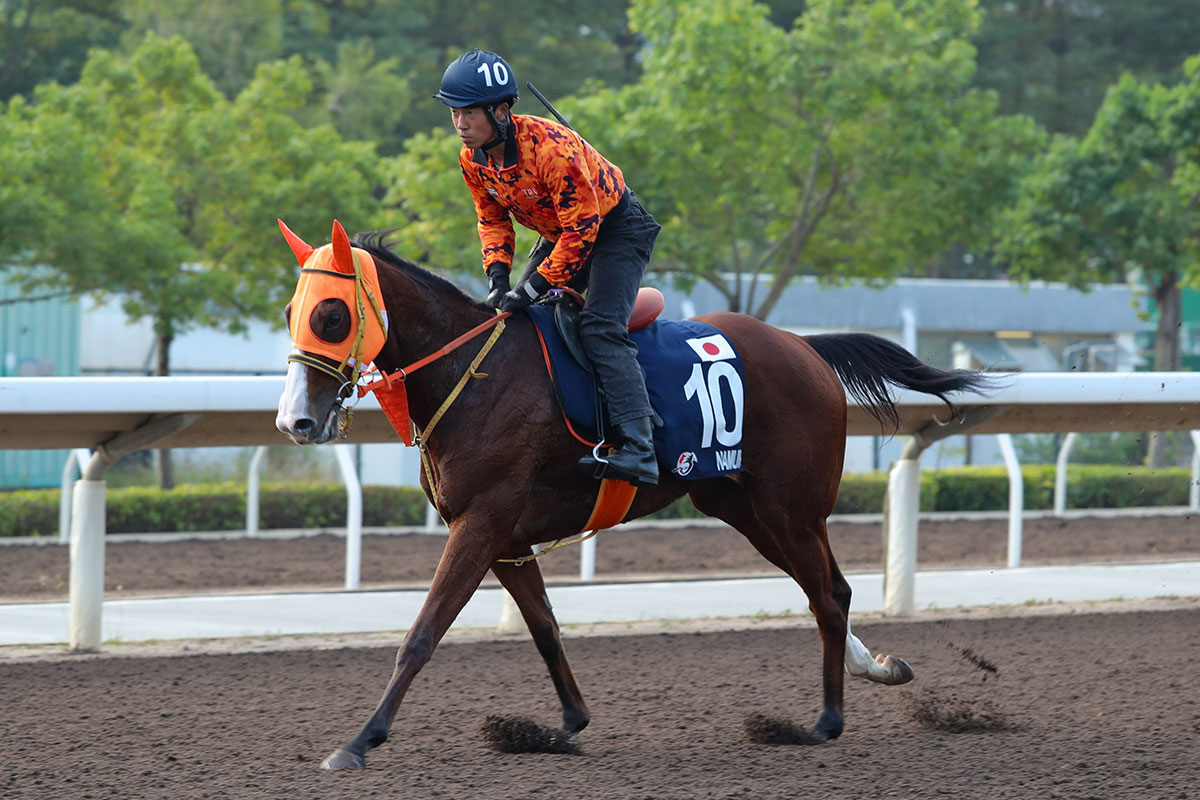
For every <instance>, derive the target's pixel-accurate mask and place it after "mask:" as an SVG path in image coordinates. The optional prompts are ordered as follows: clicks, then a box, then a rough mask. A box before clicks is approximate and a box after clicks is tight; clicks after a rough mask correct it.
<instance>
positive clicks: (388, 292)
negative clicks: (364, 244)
mask: <svg viewBox="0 0 1200 800" xmlns="http://www.w3.org/2000/svg"><path fill="white" fill-rule="evenodd" d="M379 278H380V289H381V290H382V292H383V295H384V297H385V302H386V305H387V309H388V328H389V331H388V343H387V345H386V346H385V347H384V349H383V351H382V352H381V353H380V355H379V357H378V358H376V359H375V362H376V365H377V366H378V367H379V368H380V369H381V370H383V371H384V372H393V371H395V370H398V369H401V368H404V367H407V366H409V365H410V364H413V363H414V362H416V361H418V360H419V359H422V358H424V357H426V356H428V355H430V354H431V353H434V352H435V351H437V350H439V349H440V348H442V347H444V346H445V345H447V344H449V343H450V342H451V341H452V340H454V339H455V338H457V337H458V336H460V335H462V334H464V333H466V332H467V331H469V330H471V329H472V328H474V327H475V326H476V325H479V324H480V323H481V322H485V321H486V320H487V319H488V315H487V313H485V312H483V311H481V310H480V309H479V308H478V307H477V306H476V305H474V304H473V303H470V302H467V301H464V299H463V298H462V297H461V296H459V295H457V294H455V293H452V292H449V291H447V290H444V289H442V288H441V287H433V288H430V287H427V286H424V285H422V284H421V283H420V282H419V281H418V280H416V279H415V278H414V277H412V276H411V275H409V274H408V273H407V272H405V271H403V270H398V269H394V268H393V269H389V270H388V271H387V274H386V275H385V273H384V271H383V270H380V274H379ZM486 339H487V335H486V334H481V335H479V336H478V337H476V338H474V339H472V340H470V341H468V342H467V343H465V344H464V345H462V347H460V348H458V349H457V350H454V351H453V352H451V353H449V354H447V355H445V356H442V357H440V358H438V359H437V360H435V361H433V362H432V363H430V364H428V365H427V366H424V367H422V368H421V369H420V371H419V372H417V373H416V374H415V375H413V377H412V378H411V379H410V380H408V381H407V389H408V397H409V405H410V408H411V412H412V416H413V420H414V421H415V422H416V423H417V424H418V425H420V426H422V427H423V426H424V424H425V423H426V422H427V421H428V419H429V418H430V417H432V416H433V414H434V413H436V411H437V407H438V406H439V405H441V403H442V401H443V400H444V399H445V398H446V396H447V395H448V394H449V393H450V391H451V390H452V389H453V388H454V385H455V384H456V383H457V382H458V381H459V379H460V378H461V377H462V375H463V373H464V372H466V370H467V368H468V366H469V365H470V363H471V360H472V359H473V358H474V357H475V355H476V354H477V353H478V352H479V349H480V347H482V346H483V344H484V342H485V341H486Z"/></svg>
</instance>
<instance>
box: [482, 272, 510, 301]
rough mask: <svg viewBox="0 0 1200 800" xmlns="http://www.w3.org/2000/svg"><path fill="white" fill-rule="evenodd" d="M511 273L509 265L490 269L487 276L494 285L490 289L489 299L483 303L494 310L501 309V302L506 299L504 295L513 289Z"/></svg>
mask: <svg viewBox="0 0 1200 800" xmlns="http://www.w3.org/2000/svg"><path fill="white" fill-rule="evenodd" d="M510 272H511V269H510V268H509V266H508V264H503V263H497V264H492V265H491V266H490V267H488V271H487V274H488V278H489V279H491V282H492V283H491V286H489V287H488V296H487V299H486V300H484V301H483V302H485V303H487V304H488V305H489V306H491V307H492V308H499V307H500V301H501V300H503V299H504V293H505V292H507V291H508V290H509V289H510V288H512V287H511V285H510V284H509V282H508V276H509V274H510Z"/></svg>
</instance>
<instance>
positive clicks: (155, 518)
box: [0, 483, 428, 536]
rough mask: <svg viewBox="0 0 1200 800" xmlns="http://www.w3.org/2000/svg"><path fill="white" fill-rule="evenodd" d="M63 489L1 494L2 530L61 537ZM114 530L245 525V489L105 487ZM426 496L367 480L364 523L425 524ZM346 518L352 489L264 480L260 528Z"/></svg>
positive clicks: (331, 524) (333, 524)
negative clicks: (347, 497)
mask: <svg viewBox="0 0 1200 800" xmlns="http://www.w3.org/2000/svg"><path fill="white" fill-rule="evenodd" d="M59 497H60V494H59V492H58V491H57V490H30V491H19V492H4V493H0V536H57V534H58V502H59ZM106 500H107V512H106V517H105V520H106V522H105V525H106V529H107V532H108V533H156V532H188V531H225V530H239V529H244V528H245V525H246V489H245V487H244V486H241V485H238V484H234V483H220V484H197V485H190V486H185V487H179V488H176V489H173V490H170V491H161V490H159V489H154V488H152V487H145V486H130V487H126V488H122V489H110V490H109V491H108V492H107V493H106ZM427 505H428V502H427V501H426V499H425V494H424V493H423V492H422V491H421V490H420V489H415V488H411V487H395V486H364V487H363V525H366V526H372V527H375V526H398V525H420V524H423V523H424V521H425V508H426V506H427ZM345 525H346V489H345V487H343V486H340V485H338V484H309V485H296V484H263V485H262V486H260V494H259V527H260V528H261V529H262V530H270V529H273V528H307V529H311V528H340V527H345Z"/></svg>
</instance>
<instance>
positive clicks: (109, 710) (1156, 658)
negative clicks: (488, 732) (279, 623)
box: [0, 517, 1200, 800]
mask: <svg viewBox="0 0 1200 800" xmlns="http://www.w3.org/2000/svg"><path fill="white" fill-rule="evenodd" d="M1004 530H1005V529H1004V523H1003V522H997V523H973V524H971V525H965V524H963V523H938V524H936V525H929V524H925V523H923V524H922V527H921V536H922V554H921V560H922V563H923V564H924V565H926V566H930V565H932V564H943V565H946V564H964V565H965V564H994V563H997V561H999V560H1001V559H1002V558H1003V548H1004V535H1005V534H1004ZM831 533H832V537H833V540H834V548H835V552H837V554H838V556H839V559H840V560H841V562H842V563H843V565H845V566H846V567H847V568H854V567H856V566H858V567H859V568H868V569H877V568H878V566H877V565H878V563H879V530H878V527H877V526H857V527H856V526H847V527H844V528H843V527H840V526H839V527H835V528H834V529H833V530H832V532H831ZM604 537H606V538H605V540H604V541H603V542H602V543H601V546H600V548H599V554H600V564H599V565H598V568H599V571H600V573H601V574H616V573H620V574H634V573H637V572H639V571H640V572H643V573H660V574H661V573H670V572H703V571H707V572H709V573H713V572H728V573H746V572H753V571H767V570H766V569H764V567H765V566H766V565H765V562H762V561H761V559H760V558H759V557H758V556H757V554H755V553H754V552H753V551H752V550H751V549H750V548H749V546H748V545H746V544H745V542H744V541H743V540H741V539H740V537H738V536H737V535H736V534H733V533H731V532H728V531H723V530H712V529H707V530H700V531H687V532H684V531H665V532H664V531H658V532H651V533H645V532H642V533H634V532H629V533H626V532H610V533H607V534H604ZM343 547H344V543H343V542H342V541H341V540H339V539H336V538H334V537H318V538H315V539H301V540H293V541H291V542H279V541H257V542H246V541H235V542H220V543H214V542H207V543H196V542H191V543H178V544H174V545H166V544H153V545H133V544H120V545H116V544H114V545H111V546H110V547H109V548H108V553H109V571H108V575H109V578H110V580H113V581H114V582H116V581H119V582H121V586H122V587H123V588H122V589H120V590H119V591H120V592H121V593H125V594H137V593H146V592H150V593H163V592H170V591H189V592H192V591H204V590H218V589H224V588H237V587H238V586H240V587H241V588H249V587H259V588H265V587H267V586H278V585H289V586H290V585H328V586H335V585H337V584H338V583H339V582H340V578H341V564H342V561H341V559H342V554H343ZM440 547H441V540H440V539H438V538H434V537H419V536H418V537H400V536H379V537H369V538H368V540H367V542H366V544H365V545H364V571H363V575H364V580H366V581H368V582H372V583H374V584H404V583H409V582H415V583H420V582H422V581H424V580H427V579H428V575H429V574H430V573H432V568H433V563H434V561H435V560H436V558H437V555H438V552H439V551H440ZM56 551H61V548H55V547H7V548H2V549H0V586H3V587H4V593H5V594H9V595H10V596H12V595H18V596H21V597H23V598H24V599H50V598H51V597H57V596H60V594H62V593H65V589H63V588H59V587H57V586H53V585H51V586H47V584H48V583H52V582H53V581H56V580H58V579H60V577H65V572H64V573H61V575H60V573H59V572H56V570H65V562H62V563H58V562H55V561H54V559H62V558H64V556H65V554H63V553H61V552H56ZM1078 551H1083V552H1086V553H1088V554H1089V560H1118V561H1128V560H1139V559H1142V560H1144V559H1147V558H1154V559H1164V558H1195V557H1197V556H1198V555H1200V525H1198V524H1197V521H1196V520H1195V519H1194V518H1191V519H1188V518H1184V517H1177V518H1167V517H1164V518H1154V519H1150V520H1141V521H1137V522H1134V523H1133V524H1129V523H1128V522H1123V523H1118V522H1113V521H1107V520H1105V521H1097V520H1087V521H1083V520H1076V521H1071V522H1068V523H1065V524H1063V523H1058V522H1036V523H1034V522H1032V521H1031V522H1029V523H1027V525H1026V543H1025V554H1026V560H1027V561H1030V562H1038V561H1042V562H1046V561H1064V560H1072V559H1075V560H1078V556H1077V555H1073V553H1076V552H1078ZM301 556H302V557H301ZM38 559H48V560H47V561H45V562H38ZM549 563H550V568H549V570H548V571H549V572H550V574H552V575H555V574H558V575H561V576H564V577H567V576H570V575H573V574H574V573H575V571H576V570H577V568H578V567H577V560H576V557H575V556H574V555H567V556H566V557H558V558H555V557H551V559H550V561H549ZM39 564H40V566H39ZM39 569H40V570H42V571H41V572H39V571H38V570H39ZM56 576H59V577H56ZM218 576H219V577H220V580H216V581H214V580H211V579H209V578H211V577H218ZM231 576H233V577H231ZM238 582H240V583H238ZM126 584H128V585H126ZM233 584H237V585H236V586H235V585H233ZM10 593H11V594H10ZM1198 593H1200V588H1198ZM1147 609H1153V610H1147ZM1099 612H1107V613H1099ZM724 624H725V625H727V626H728V625H729V624H730V623H729V622H725V623H724ZM737 624H738V625H740V626H741V627H742V628H744V629H742V630H714V625H713V624H689V623H672V624H671V625H657V624H655V623H644V624H641V625H637V626H625V627H626V631H627V632H628V631H630V630H633V631H637V632H639V633H640V635H623V636H613V635H607V633H608V632H609V631H611V630H612V629H613V626H610V627H608V628H604V627H585V628H579V629H572V630H568V631H566V632H564V636H565V639H566V650H567V654H568V656H569V657H570V659H571V663H572V666H573V669H574V672H575V674H576V676H577V678H578V679H579V682H580V684H581V686H582V688H583V691H584V695H585V697H586V698H587V699H588V701H589V703H590V706H591V710H592V715H593V721H592V724H591V726H590V727H589V728H588V729H587V730H585V731H584V732H583V734H582V735H581V737H580V739H579V746H580V750H581V754H580V755H532V754H521V755H512V754H504V753H500V752H496V751H495V750H493V749H490V748H489V746H488V745H487V743H486V742H485V739H484V736H483V735H482V733H481V727H482V726H483V724H484V722H485V720H486V719H487V717H488V716H489V715H492V714H499V715H508V716H511V715H521V716H528V717H532V718H534V719H536V720H537V721H539V722H541V723H545V724H554V723H555V722H556V721H557V717H558V708H557V703H556V701H555V698H554V693H553V689H552V687H551V686H550V682H549V680H548V679H547V676H546V672H545V668H544V666H543V665H542V663H541V661H540V658H539V657H538V655H537V652H536V650H535V648H534V647H533V645H532V643H531V642H529V640H528V637H527V636H525V635H515V636H514V635H508V636H499V637H498V636H494V635H491V634H484V635H482V638H483V639H484V640H482V641H480V640H479V639H480V638H481V634H480V633H478V632H474V633H472V632H462V633H458V632H454V633H452V634H451V635H450V636H449V637H448V639H447V641H446V642H444V643H443V645H442V646H441V647H440V648H439V649H438V650H437V652H436V653H435V655H434V657H433V660H432V661H431V662H430V664H429V665H428V666H427V667H426V668H425V670H424V671H423V672H422V674H421V675H419V676H418V677H417V679H416V681H415V682H414V684H413V687H412V690H411V691H410V693H409V697H408V698H407V700H406V701H405V703H404V705H403V706H402V708H401V711H400V714H399V716H398V718H397V722H396V725H395V727H394V729H393V733H392V738H391V740H390V741H389V742H388V743H386V744H385V745H383V746H382V747H381V748H379V749H377V750H375V751H372V752H371V754H370V755H369V757H368V769H367V770H365V771H362V772H357V773H352V774H347V773H336V774H331V773H324V772H322V771H321V770H319V769H318V764H319V762H320V760H321V759H322V758H323V757H324V756H325V755H326V754H327V753H328V752H329V751H330V750H331V749H332V748H333V747H334V746H336V745H338V744H341V743H342V742H343V741H345V740H346V739H348V738H349V737H350V736H352V735H353V734H354V733H355V732H356V731H357V729H358V727H359V726H360V725H361V724H362V722H363V721H364V720H365V718H366V715H367V714H368V713H369V712H370V709H371V708H372V707H373V705H374V703H375V701H376V700H377V699H378V697H379V694H380V692H381V691H382V689H383V686H384V684H385V682H386V680H387V677H388V675H389V674H390V671H391V667H392V663H393V660H394V657H395V645H396V643H397V639H398V636H397V635H395V634H391V635H384V634H376V635H373V636H371V637H365V638H354V637H340V638H338V637H334V638H329V639H318V638H313V639H304V638H303V637H295V638H289V639H288V640H286V641H269V640H268V641H258V642H249V643H229V642H227V643H224V645H223V646H208V645H198V644H196V643H180V644H175V645H172V646H170V647H161V646H160V648H159V649H158V650H154V649H153V648H146V647H133V646H117V647H112V648H110V649H109V650H108V651H107V652H106V653H104V654H102V655H100V656H66V655H62V654H57V655H51V656H50V657H48V658H47V657H45V656H44V655H37V654H34V653H30V654H29V655H24V654H23V653H22V652H21V648H3V649H2V650H4V651H7V652H0V656H4V657H0V708H3V709H4V711H3V713H2V714H0V752H3V753H4V754H5V758H4V759H3V761H2V762H0V798H5V800H8V798H14V799H15V798H38V799H39V800H41V798H71V799H72V800H74V799H75V798H97V800H99V799H100V798H121V799H122V800H125V798H134V797H137V798H143V797H144V798H160V797H162V798H168V797H169V798H172V800H191V799H192V798H259V797H262V798H284V797H286V798H288V800H305V799H306V798H330V797H347V798H360V797H406V798H454V799H455V800H458V799H460V798H532V797H537V798H539V800H556V799H557V798H571V799H572V800H573V799H574V798H604V800H610V799H611V798H654V799H655V800H666V799H667V798H710V797H711V798H785V797H786V798H795V797H851V796H860V795H861V796H866V797H880V796H882V797H901V798H926V797H988V798H1028V797H1037V798H1085V797H1096V798H1127V797H1129V798H1133V797H1136V798H1194V797H1198V796H1200V791H1198V790H1197V787H1198V786H1200V766H1198V765H1197V759H1196V753H1197V752H1200V750H1198V748H1200V693H1198V692H1197V690H1196V687H1195V681H1194V680H1193V679H1192V677H1191V676H1192V675H1193V674H1194V672H1195V664H1196V663H1197V661H1198V660H1200V633H1198V631H1200V599H1198V598H1184V599H1177V600H1172V601H1148V602H1142V603H1134V604H1106V605H1103V606H1100V605H1093V606H1081V607H1074V608H1054V607H1034V608H1022V609H1005V610H997V609H976V610H971V611H964V612H950V613H947V614H942V615H937V616H933V615H925V616H923V617H921V618H920V619H919V620H918V621H914V622H897V621H888V622H878V621H874V622H873V621H870V620H868V619H865V618H862V619H860V618H856V621H855V625H854V631H855V633H856V634H857V635H858V636H859V637H860V638H862V640H863V641H864V643H866V644H867V645H868V646H869V647H871V648H872V650H873V651H875V652H885V653H889V652H890V653H895V654H896V655H899V656H901V657H903V658H905V659H908V660H909V661H910V663H911V664H912V666H913V668H914V670H915V671H916V674H917V678H916V680H915V681H914V682H913V683H911V684H908V685H907V686H903V687H884V686H878V685H875V684H870V683H867V682H864V681H862V680H858V679H848V680H847V693H846V732H845V734H844V735H843V736H842V737H841V739H839V740H837V741H836V742H833V743H829V744H822V745H818V746H807V747H803V746H778V745H763V744H754V743H751V741H750V739H749V738H748V735H747V731H746V727H745V723H746V720H747V717H748V715H751V714H754V713H761V714H766V715H769V716H774V717H786V718H788V719H790V720H792V721H794V722H796V723H798V724H802V725H809V724H811V723H812V722H813V721H814V720H815V718H816V714H817V711H818V700H819V696H820V694H819V682H820V642H819V637H818V636H817V633H816V630H815V628H814V627H813V626H812V623H811V622H810V621H808V620H806V619H803V618H790V619H766V620H741V621H737ZM364 641H368V642H372V643H378V644H377V645H373V646H361V643H362V642H364ZM356 643H357V644H356ZM188 648H191V649H188ZM221 649H223V650H225V652H217V651H218V650H221ZM246 650H259V651H261V652H239V651H246ZM197 651H199V652H200V653H201V654H193V653H195V652H197ZM146 652H171V653H174V654H175V655H174V656H172V657H147V656H145V655H144V653H146ZM133 656H138V657H133Z"/></svg>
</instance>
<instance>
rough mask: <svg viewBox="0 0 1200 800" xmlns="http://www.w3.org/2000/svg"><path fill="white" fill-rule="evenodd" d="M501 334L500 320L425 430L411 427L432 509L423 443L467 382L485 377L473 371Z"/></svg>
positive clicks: (431, 482) (434, 486) (430, 471)
mask: <svg viewBox="0 0 1200 800" xmlns="http://www.w3.org/2000/svg"><path fill="white" fill-rule="evenodd" d="M502 333H504V320H500V321H499V322H497V323H496V327H494V328H492V335H491V336H489V337H488V338H487V341H486V342H484V343H483V347H482V348H480V350H479V352H478V353H477V354H476V355H475V358H474V360H473V361H471V364H470V366H468V367H467V371H466V372H464V373H463V376H462V377H461V378H459V379H458V384H457V385H456V386H455V387H454V389H453V390H451V392H450V394H449V395H447V397H446V399H445V400H444V401H442V406H441V408H439V409H438V410H437V413H435V414H434V415H433V418H432V419H431V420H429V424H428V425H426V426H425V430H423V431H421V432H419V433H417V429H416V426H415V425H414V426H413V432H414V434H415V435H414V436H413V444H415V445H416V446H417V449H418V450H420V451H421V464H422V466H424V468H425V480H426V481H427V482H428V483H429V493H430V494H431V495H433V507H434V508H437V482H436V481H435V480H434V478H433V467H432V466H431V464H430V461H429V454H428V452H427V450H426V447H425V443H426V442H427V441H429V436H430V434H432V433H433V429H434V428H435V427H437V424H438V422H440V421H441V419H442V417H443V416H444V415H445V414H446V412H447V411H449V410H450V406H451V405H453V404H454V401H455V400H457V399H458V396H459V395H460V394H462V390H463V388H464V387H465V386H466V385H467V381H468V380H470V379H471V378H486V377H487V373H486V372H476V371H475V370H477V369H478V368H479V365H480V364H482V363H483V359H484V358H486V357H487V354H488V353H489V352H490V351H491V349H492V347H493V346H494V345H495V344H496V340H498V339H499V338H500V334H502ZM438 514H439V515H440V514H441V512H440V511H439V512H438ZM445 521H446V520H445V519H444V518H443V519H442V522H445Z"/></svg>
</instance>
